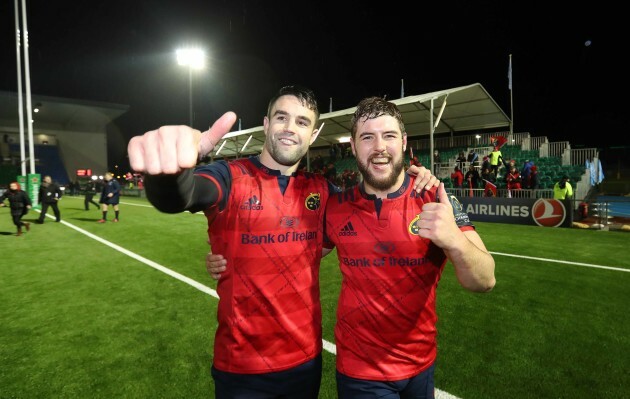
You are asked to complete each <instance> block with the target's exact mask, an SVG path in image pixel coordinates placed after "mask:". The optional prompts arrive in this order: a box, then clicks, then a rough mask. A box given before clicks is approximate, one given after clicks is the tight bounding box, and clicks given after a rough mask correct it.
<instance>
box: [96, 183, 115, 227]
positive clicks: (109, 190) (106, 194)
mask: <svg viewBox="0 0 630 399" xmlns="http://www.w3.org/2000/svg"><path fill="white" fill-rule="evenodd" d="M99 202H100V203H101V209H102V210H103V217H102V218H101V220H99V221H98V222H99V223H105V222H107V211H108V209H109V206H110V205H112V206H113V207H114V212H116V215H115V216H114V220H112V222H114V223H116V222H118V203H119V202H120V183H118V181H117V180H116V179H114V174H113V173H111V172H107V173H105V184H104V185H103V191H102V192H101V200H100V201H99Z"/></svg>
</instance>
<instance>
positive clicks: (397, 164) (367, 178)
mask: <svg viewBox="0 0 630 399" xmlns="http://www.w3.org/2000/svg"><path fill="white" fill-rule="evenodd" d="M387 156H388V157H389V158H390V163H391V166H392V172H391V173H390V174H389V175H388V176H385V177H381V178H377V177H376V176H374V175H372V174H371V173H370V170H369V166H368V164H369V163H370V162H371V160H372V158H377V157H382V155H373V156H371V157H370V158H369V159H368V163H367V164H365V163H363V162H361V161H360V160H359V159H358V158H357V167H358V168H359V172H361V175H362V176H363V181H364V182H365V184H366V185H368V186H370V187H373V188H375V189H377V190H380V191H385V190H389V189H390V188H392V187H394V184H396V182H397V181H398V177H399V176H400V173H401V172H402V171H403V169H404V163H403V159H402V157H400V158H399V159H398V160H395V159H393V158H392V157H391V156H389V155H387Z"/></svg>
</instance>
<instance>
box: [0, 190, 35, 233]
mask: <svg viewBox="0 0 630 399" xmlns="http://www.w3.org/2000/svg"><path fill="white" fill-rule="evenodd" d="M5 199H8V200H9V206H10V208H11V217H12V218H13V224H14V225H15V226H16V227H17V235H18V237H19V236H21V235H22V227H23V226H24V227H26V231H29V230H30V229H31V224H30V223H28V222H23V221H22V216H24V215H26V213H27V212H28V210H29V209H31V205H32V202H31V199H30V198H29V197H28V194H27V193H26V192H24V191H22V189H21V188H20V184H19V183H18V182H15V181H14V182H12V183H11V184H9V189H8V190H7V191H5V192H4V194H2V196H1V197H0V206H6V205H5V204H4V200H5Z"/></svg>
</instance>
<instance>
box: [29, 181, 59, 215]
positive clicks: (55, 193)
mask: <svg viewBox="0 0 630 399" xmlns="http://www.w3.org/2000/svg"><path fill="white" fill-rule="evenodd" d="M62 195H63V192H62V191H61V188H60V187H59V184H57V183H55V182H53V181H52V177H50V176H44V179H43V180H42V186H41V187H40V188H39V202H40V203H41V204H42V211H41V213H40V214H39V218H38V219H37V220H36V222H35V223H39V224H43V223H44V218H45V217H46V212H48V207H51V208H52V209H53V212H54V213H55V222H61V212H60V211H59V205H58V202H59V200H60V199H61V197H62Z"/></svg>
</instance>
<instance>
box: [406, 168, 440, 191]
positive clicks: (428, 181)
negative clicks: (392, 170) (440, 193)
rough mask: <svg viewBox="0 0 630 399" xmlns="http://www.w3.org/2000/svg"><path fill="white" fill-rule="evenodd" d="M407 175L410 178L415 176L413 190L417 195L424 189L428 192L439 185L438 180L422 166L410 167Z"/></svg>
mask: <svg viewBox="0 0 630 399" xmlns="http://www.w3.org/2000/svg"><path fill="white" fill-rule="evenodd" d="M407 173H408V174H409V175H411V176H416V180H415V181H414V183H413V189H414V190H416V192H417V193H419V192H420V191H422V190H424V189H426V190H429V189H431V188H432V187H438V186H439V185H440V181H439V180H438V178H437V177H435V176H434V175H433V174H432V173H431V171H430V170H429V169H427V168H425V167H424V166H420V167H418V166H416V165H411V166H410V167H409V168H408V169H407Z"/></svg>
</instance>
